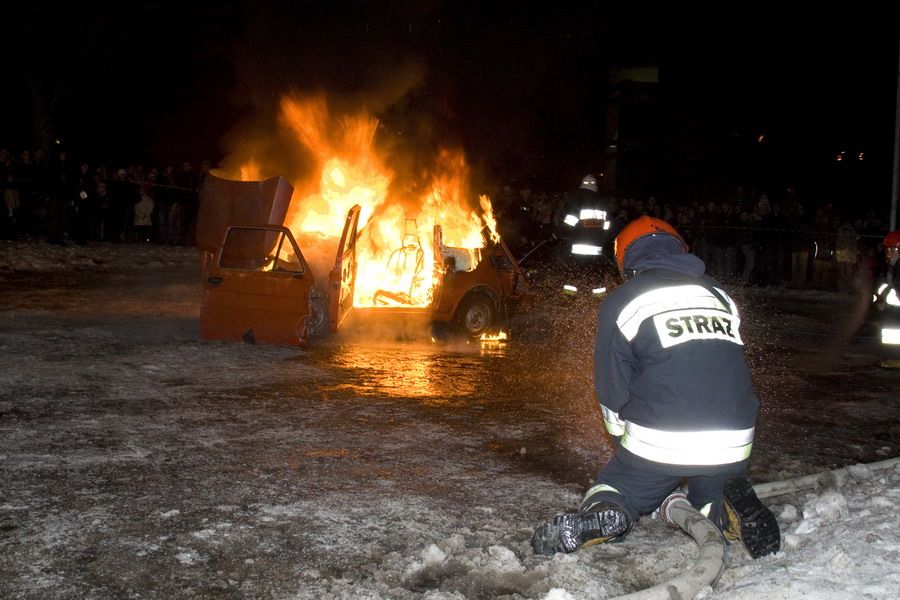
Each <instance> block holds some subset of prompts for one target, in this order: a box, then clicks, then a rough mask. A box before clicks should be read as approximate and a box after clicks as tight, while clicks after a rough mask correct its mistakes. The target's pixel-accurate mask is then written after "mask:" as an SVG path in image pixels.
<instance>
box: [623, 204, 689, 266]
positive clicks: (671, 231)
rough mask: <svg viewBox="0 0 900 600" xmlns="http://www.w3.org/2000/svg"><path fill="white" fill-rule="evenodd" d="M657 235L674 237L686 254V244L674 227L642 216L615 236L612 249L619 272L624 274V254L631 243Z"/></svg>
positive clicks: (654, 218)
mask: <svg viewBox="0 0 900 600" xmlns="http://www.w3.org/2000/svg"><path fill="white" fill-rule="evenodd" d="M659 234H662V235H670V236H672V237H674V238H675V239H677V240H678V241H679V242H681V245H682V246H684V250H685V252H687V249H688V245H687V242H685V241H684V238H683V237H681V235H680V234H679V233H678V232H677V231H675V228H674V227H672V226H671V225H669V224H668V223H666V222H665V221H663V220H662V219H657V218H656V217H648V216H647V215H644V216H641V217H638V218H637V219H635V220H634V221H631V222H630V223H628V225H626V226H625V227H623V228H622V231H620V232H619V235H617V236H616V241H615V242H614V248H615V254H616V264H617V265H619V271H622V272H624V267H623V265H624V263H625V253H626V252H628V249H629V248H630V247H631V245H632V244H633V243H635V242H636V241H637V240H639V239H641V238H643V237H647V236H648V235H659Z"/></svg>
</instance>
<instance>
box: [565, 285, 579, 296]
mask: <svg viewBox="0 0 900 600" xmlns="http://www.w3.org/2000/svg"><path fill="white" fill-rule="evenodd" d="M577 293H578V288H577V287H575V286H574V285H568V284H566V285H564V286H563V294H569V295H572V294H577Z"/></svg>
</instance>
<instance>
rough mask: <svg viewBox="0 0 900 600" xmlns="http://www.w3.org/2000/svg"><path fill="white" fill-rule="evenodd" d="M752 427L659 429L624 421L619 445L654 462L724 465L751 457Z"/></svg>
mask: <svg viewBox="0 0 900 600" xmlns="http://www.w3.org/2000/svg"><path fill="white" fill-rule="evenodd" d="M754 429H755V428H754V427H751V428H749V429H739V430H730V431H729V430H719V431H662V430H659V429H651V428H650V427H643V426H641V425H637V424H635V423H631V422H626V423H625V435H623V436H622V446H623V447H625V448H627V449H628V450H629V451H630V452H632V453H633V454H637V455H638V456H641V457H643V458H646V459H648V460H652V461H654V462H660V463H665V464H673V465H724V464H728V463H734V462H739V461H742V460H744V459H746V458H749V457H750V451H751V449H752V448H753V432H754Z"/></svg>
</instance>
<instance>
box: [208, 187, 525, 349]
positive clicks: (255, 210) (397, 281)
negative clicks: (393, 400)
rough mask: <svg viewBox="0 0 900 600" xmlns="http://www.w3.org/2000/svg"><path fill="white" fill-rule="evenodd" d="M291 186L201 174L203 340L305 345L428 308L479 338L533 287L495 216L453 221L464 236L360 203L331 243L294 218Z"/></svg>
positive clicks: (428, 220)
mask: <svg viewBox="0 0 900 600" xmlns="http://www.w3.org/2000/svg"><path fill="white" fill-rule="evenodd" d="M292 195H293V187H292V186H291V184H289V183H288V182H287V181H286V180H284V179H283V178H281V177H275V178H270V179H266V180H261V181H235V180H229V179H225V178H221V177H216V176H209V177H208V178H207V180H206V181H205V183H204V186H203V188H202V189H201V193H200V209H199V215H198V226H197V243H198V249H199V251H200V254H201V265H202V278H203V298H202V305H201V313H200V336H201V337H202V338H204V339H222V340H235V341H240V340H243V341H246V342H251V343H271V344H291V345H296V344H304V343H306V342H307V340H308V339H309V338H310V337H312V336H316V335H320V334H324V333H326V332H328V331H329V330H330V331H331V332H336V331H338V329H339V328H340V327H341V326H342V325H343V324H344V323H345V321H346V319H347V318H348V317H349V316H350V314H351V313H356V314H359V315H364V316H365V317H366V318H373V319H379V318H381V317H382V316H384V317H386V316H388V315H391V316H397V317H401V318H402V317H404V316H409V317H414V316H415V317H425V318H426V319H427V320H428V321H430V322H431V323H432V324H437V325H441V326H445V327H446V328H448V329H449V330H451V331H454V332H457V333H459V334H462V335H465V336H467V337H469V338H482V337H483V336H488V335H497V334H501V333H505V331H506V330H507V329H508V325H509V317H510V315H511V314H512V313H513V312H514V311H515V310H516V308H517V307H518V305H519V304H520V303H521V302H522V300H524V299H525V298H526V297H527V295H528V284H527V281H526V279H525V275H524V273H523V271H522V270H521V269H520V267H519V265H518V263H517V262H516V260H515V258H514V257H513V256H512V254H511V253H510V251H509V249H508V248H507V246H506V244H505V243H504V242H503V241H502V239H500V237H499V235H497V234H496V232H495V231H494V230H493V229H492V227H491V226H490V224H491V223H490V219H487V220H486V221H485V222H484V223H479V224H482V225H484V226H483V227H481V228H480V229H479V230H476V229H475V228H474V227H475V224H474V223H468V224H467V227H465V228H459V227H456V228H455V230H457V232H458V231H465V232H466V234H465V235H464V236H461V237H460V235H459V233H456V234H454V239H451V240H447V239H445V237H446V236H445V227H444V224H442V223H440V222H437V220H438V219H437V218H436V217H434V216H428V215H426V216H424V218H423V219H422V220H423V221H424V222H419V220H417V219H416V218H415V217H409V216H407V214H406V213H405V211H403V210H402V209H400V208H398V207H389V208H388V209H387V210H383V211H381V212H380V213H378V214H374V213H372V214H369V215H365V216H364V210H363V209H364V207H363V206H361V205H360V204H354V205H353V206H351V207H350V208H349V210H348V211H347V213H346V217H345V219H344V224H343V229H342V231H341V234H340V237H339V239H338V240H337V243H336V245H335V244H334V243H333V242H332V239H331V238H330V237H327V236H325V237H323V236H317V235H313V233H314V232H313V231H311V230H309V229H304V228H303V227H297V228H294V227H290V226H288V225H287V224H286V222H287V221H290V220H289V219H287V217H288V214H289V213H290V209H291V201H292ZM485 201H486V199H485V198H482V201H481V202H482V207H483V208H485ZM487 207H488V208H489V201H487ZM488 212H489V211H488ZM420 216H421V215H420ZM443 216H444V217H445V218H446V219H447V220H448V221H454V217H453V215H452V214H451V213H448V212H445V213H444V214H443ZM329 251H330V253H329Z"/></svg>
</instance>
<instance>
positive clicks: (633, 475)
mask: <svg viewBox="0 0 900 600" xmlns="http://www.w3.org/2000/svg"><path fill="white" fill-rule="evenodd" d="M614 250H615V257H616V262H617V264H618V266H619V269H620V271H621V273H622V275H623V277H624V279H625V282H624V284H622V285H620V286H619V287H617V288H616V289H615V290H613V291H612V292H611V293H610V294H609V295H608V296H607V298H606V299H605V300H604V301H603V304H602V305H601V308H600V314H599V322H598V327H597V338H596V347H595V354H594V361H595V376H594V378H595V381H594V385H595V389H596V393H597V397H598V399H599V400H600V407H601V410H602V413H603V419H604V423H605V425H606V429H607V430H608V432H609V433H610V434H611V435H612V436H613V438H614V439H615V445H616V449H615V453H614V455H613V456H612V458H611V459H610V460H609V462H608V463H607V464H606V465H605V466H604V467H603V468H602V469H601V470H600V472H599V474H598V476H597V480H596V484H595V485H594V486H593V487H591V488H590V489H589V490H588V491H587V493H586V494H585V495H584V499H583V500H582V501H581V504H580V507H579V509H578V512H574V513H566V514H562V515H558V516H557V517H555V518H554V519H553V520H551V521H550V522H548V523H546V524H544V525H543V526H541V527H539V528H538V529H537V530H535V532H534V536H533V537H532V541H531V543H532V548H533V549H534V551H535V553H537V554H555V553H557V552H572V551H574V550H576V549H578V548H580V547H582V546H586V545H592V544H597V543H602V542H606V541H611V540H620V539H622V538H624V536H625V535H626V534H627V533H628V532H629V531H630V530H631V528H632V525H633V524H634V523H635V522H636V521H637V520H638V519H640V517H641V516H642V515H646V514H650V513H652V512H653V511H654V510H656V509H657V508H658V507H659V506H660V505H661V504H662V503H663V502H664V501H666V500H667V498H669V497H671V496H672V495H679V496H684V495H685V492H683V491H682V490H681V486H682V483H683V482H686V486H687V491H686V497H687V501H689V502H690V503H691V505H693V506H694V507H695V508H696V509H697V510H699V511H700V512H701V513H702V514H704V515H705V516H707V517H708V518H709V519H710V520H711V521H712V522H713V523H714V524H716V526H718V527H719V529H720V530H721V531H722V532H723V534H724V535H725V537H726V539H728V540H734V541H736V540H738V539H740V540H741V541H742V542H743V543H744V546H745V547H746V548H747V550H748V551H749V553H750V554H751V555H752V556H753V557H754V558H756V557H759V556H763V555H766V554H770V553H773V552H776V551H778V549H779V547H780V542H781V535H780V533H779V530H778V523H777V521H776V520H775V518H774V516H773V515H772V513H771V512H770V511H769V510H768V508H766V507H765V506H764V505H763V504H762V503H761V502H760V501H759V499H758V498H757V497H756V494H755V493H754V492H753V488H752V486H751V485H750V482H749V481H748V480H747V478H746V476H745V474H746V470H747V466H748V464H749V462H750V453H751V449H752V445H753V436H754V428H755V425H756V418H757V414H758V411H759V400H758V399H757V397H756V394H755V393H754V391H753V387H752V384H751V379H750V369H749V367H748V365H747V361H746V357H745V354H744V343H743V340H742V339H741V333H740V325H741V318H740V314H739V313H738V309H737V306H736V305H735V303H734V301H733V300H732V299H731V298H730V297H729V295H728V294H727V293H726V292H725V290H724V289H723V287H722V285H721V284H719V283H718V282H717V281H715V280H713V279H712V278H710V277H708V276H705V275H704V271H705V265H704V263H703V262H702V261H701V260H700V259H699V258H698V257H697V256H695V255H693V254H690V253H689V252H688V250H687V245H686V244H685V242H684V239H683V238H682V237H681V235H679V234H678V232H677V231H676V230H675V229H674V228H673V227H672V226H671V225H669V224H668V223H667V222H665V221H663V220H661V219H657V218H654V217H649V216H642V217H639V218H638V219H635V220H633V221H631V222H630V223H628V224H627V225H626V226H625V227H624V228H623V229H622V231H621V232H620V233H619V235H618V236H617V237H616V239H615V245H614Z"/></svg>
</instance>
